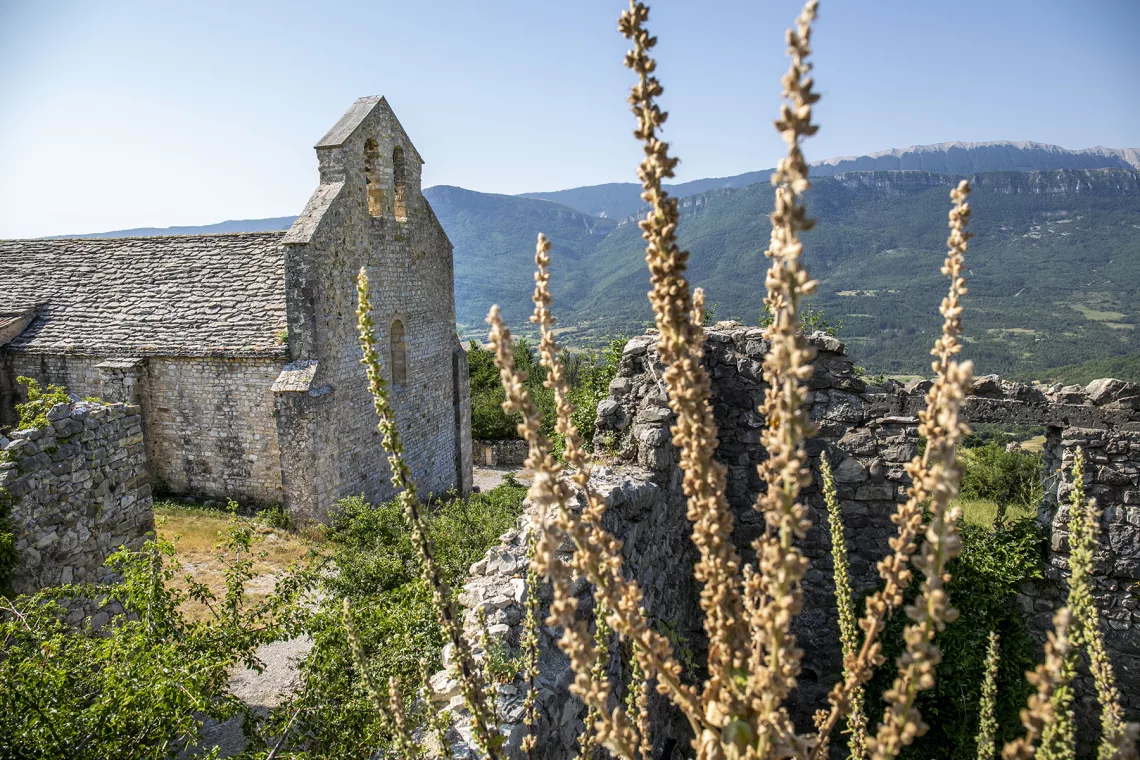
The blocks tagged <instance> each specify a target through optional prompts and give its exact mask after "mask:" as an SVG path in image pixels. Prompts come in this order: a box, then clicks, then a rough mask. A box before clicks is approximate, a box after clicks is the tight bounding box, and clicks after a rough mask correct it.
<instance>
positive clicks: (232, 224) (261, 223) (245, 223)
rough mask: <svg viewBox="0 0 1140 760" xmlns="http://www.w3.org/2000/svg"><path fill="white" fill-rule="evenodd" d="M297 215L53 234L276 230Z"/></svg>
mask: <svg viewBox="0 0 1140 760" xmlns="http://www.w3.org/2000/svg"><path fill="white" fill-rule="evenodd" d="M296 218H297V217H295V216H276V217H273V218H272V219H234V220H230V221H227V222H218V223H217V224H203V225H200V226H197V227H136V228H135V229H133V230H114V231H113V232H89V233H86V234H82V235H52V236H51V237H57V238H121V237H157V236H160V235H218V234H221V233H225V232H275V231H277V230H287V229H289V228H290V227H291V226H292V225H293V220H294V219H296Z"/></svg>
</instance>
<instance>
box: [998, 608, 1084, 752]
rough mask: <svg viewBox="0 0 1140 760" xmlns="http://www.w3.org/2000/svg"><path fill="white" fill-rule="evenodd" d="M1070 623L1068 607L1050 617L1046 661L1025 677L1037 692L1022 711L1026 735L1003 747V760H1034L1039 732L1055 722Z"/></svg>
mask: <svg viewBox="0 0 1140 760" xmlns="http://www.w3.org/2000/svg"><path fill="white" fill-rule="evenodd" d="M1071 621H1072V616H1071V614H1070V613H1069V608H1068V607H1062V608H1061V609H1060V610H1058V611H1057V614H1055V615H1054V616H1053V630H1052V631H1050V632H1049V634H1048V638H1047V640H1046V641H1045V662H1043V663H1041V664H1040V665H1038V666H1037V667H1036V669H1034V670H1033V671H1032V672H1030V673H1027V674H1026V676H1025V677H1026V679H1027V680H1028V681H1029V683H1031V684H1032V685H1033V686H1034V687H1035V688H1036V689H1037V691H1036V693H1034V694H1031V695H1030V696H1029V701H1028V703H1027V706H1026V707H1025V708H1024V709H1022V711H1021V725H1023V726H1025V735H1024V736H1023V737H1021V738H1020V739H1016V740H1014V741H1012V742H1010V743H1009V744H1006V745H1005V747H1004V748H1002V752H1001V756H1002V760H1033V758H1034V756H1035V755H1036V744H1037V741H1038V739H1040V738H1041V734H1042V731H1044V729H1045V728H1046V727H1047V726H1049V725H1051V724H1052V723H1054V722H1055V721H1056V716H1055V715H1054V713H1053V694H1054V692H1055V691H1056V690H1057V689H1058V688H1060V687H1062V686H1065V685H1067V683H1068V681H1067V680H1066V666H1065V658H1066V657H1067V656H1068V654H1069V651H1070V650H1071V649H1072V643H1071V642H1070V640H1069V626H1070V623H1071Z"/></svg>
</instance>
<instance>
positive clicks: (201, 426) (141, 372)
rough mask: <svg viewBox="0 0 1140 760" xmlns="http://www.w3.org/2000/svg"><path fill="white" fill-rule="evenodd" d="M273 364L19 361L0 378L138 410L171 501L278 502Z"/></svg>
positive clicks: (154, 468) (158, 479) (11, 361)
mask: <svg viewBox="0 0 1140 760" xmlns="http://www.w3.org/2000/svg"><path fill="white" fill-rule="evenodd" d="M283 365H284V361H283V360H281V359H272V358H247V359H239V358H232V359H231V358H220V357H219V358H215V357H149V358H146V359H125V360H124V359H105V358H101V357H95V358H93V357H77V356H52V355H43V354H17V355H9V356H6V357H4V367H3V371H5V373H6V374H7V375H8V376H10V377H12V378H14V377H16V376H19V375H26V376H28V377H33V378H35V379H36V380H38V381H39V382H40V383H41V384H43V385H45V386H46V384H48V383H54V384H56V385H61V386H63V387H64V388H66V389H67V391H68V392H69V393H72V394H74V395H76V396H79V397H82V398H85V397H98V398H101V399H103V400H115V401H125V402H130V403H137V404H138V405H139V406H140V407H141V408H142V415H143V426H144V428H145V429H146V434H147V435H146V448H147V458H148V463H149V469H150V471H151V474H152V475H153V477H154V480H155V483H156V485H158V486H159V487H161V488H162V489H164V490H167V489H168V490H170V491H171V492H173V493H176V494H186V495H193V496H208V497H212V498H217V499H224V498H227V497H228V498H233V499H236V500H238V501H241V502H246V503H256V504H276V503H280V502H281V501H282V484H281V453H280V450H279V448H278V445H277V423H276V420H275V419H274V406H273V394H272V391H271V387H272V385H273V381H274V380H275V379H276V378H277V376H278V374H279V373H280V371H281V367H282V366H283Z"/></svg>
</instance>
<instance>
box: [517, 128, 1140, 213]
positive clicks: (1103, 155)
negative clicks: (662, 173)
mask: <svg viewBox="0 0 1140 760" xmlns="http://www.w3.org/2000/svg"><path fill="white" fill-rule="evenodd" d="M1051 169H1126V170H1133V169H1135V170H1140V149H1137V148H1101V147H1096V148H1085V149H1084V150H1068V149H1066V148H1060V147H1058V146H1056V145H1047V144H1045V143H1035V142H1010V141H1004V140H1003V141H996V142H977V143H968V142H948V143H938V144H936V145H912V146H911V147H909V148H894V149H891V150H884V151H880V152H878V153H871V154H870V155H866V156H842V157H838V158H828V159H825V160H823V161H816V162H815V163H813V164H812V165H811V175H812V177H830V176H831V175H833V174H840V173H843V172H853V171H899V170H903V171H906V170H914V171H927V172H936V173H940V174H947V173H949V174H974V173H977V172H1005V171H1015V172H1028V171H1042V170H1051ZM771 174H772V170H771V169H765V170H763V171H755V172H746V173H745V174H738V175H736V176H733V177H720V178H715V179H698V180H693V181H692V182H682V183H680V184H677V185H670V186H668V187H669V190H670V191H671V192H673V193H674V194H675V195H677V197H682V196H686V195H694V194H696V193H704V192H707V191H709V190H713V189H716V188H725V187H747V186H748V185H754V184H756V183H757V182H767V181H768V180H769V177H770V176H771ZM523 197H524V198H541V199H543V200H548V201H554V202H556V203H562V204H565V205H567V206H570V207H571V208H575V209H578V210H579V211H581V212H583V213H585V214H590V215H592V216H604V217H608V218H610V219H623V218H625V217H628V216H630V215H632V214H636V213H637V212H638V211H640V210H641V209H642V208H644V206H645V203H644V202H643V201H642V200H641V186H640V185H638V184H636V183H633V182H625V183H620V182H617V183H609V184H606V185H591V186H587V187H575V188H572V189H570V190H555V191H553V192H545V193H523Z"/></svg>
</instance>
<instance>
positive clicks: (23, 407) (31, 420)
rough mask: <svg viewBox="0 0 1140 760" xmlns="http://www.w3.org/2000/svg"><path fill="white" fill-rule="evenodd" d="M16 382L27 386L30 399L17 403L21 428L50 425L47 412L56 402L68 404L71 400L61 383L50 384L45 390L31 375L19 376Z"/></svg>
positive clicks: (19, 427) (18, 426)
mask: <svg viewBox="0 0 1140 760" xmlns="http://www.w3.org/2000/svg"><path fill="white" fill-rule="evenodd" d="M16 382H17V383H19V384H20V385H22V386H24V387H25V388H27V393H28V400H27V401H25V402H24V403H22V404H16V413H17V414H18V415H19V416H20V422H19V424H18V425H17V429H19V430H27V429H28V428H42V427H47V426H48V424H49V423H48V418H47V413H48V412H49V411H50V410H51V408H52V407H53V406H55V405H56V404H66V403H69V402H70V401H71V399H70V398H69V397H68V395H67V391H66V390H65V389H64V388H63V387H62V386H59V385H50V384H49V385H48V387H47V390H46V391H45V390H44V389H43V388H42V387H41V386H40V384H39V383H38V382H37V381H36V380H35V378H31V377H23V376H20V377H17V378H16Z"/></svg>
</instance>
